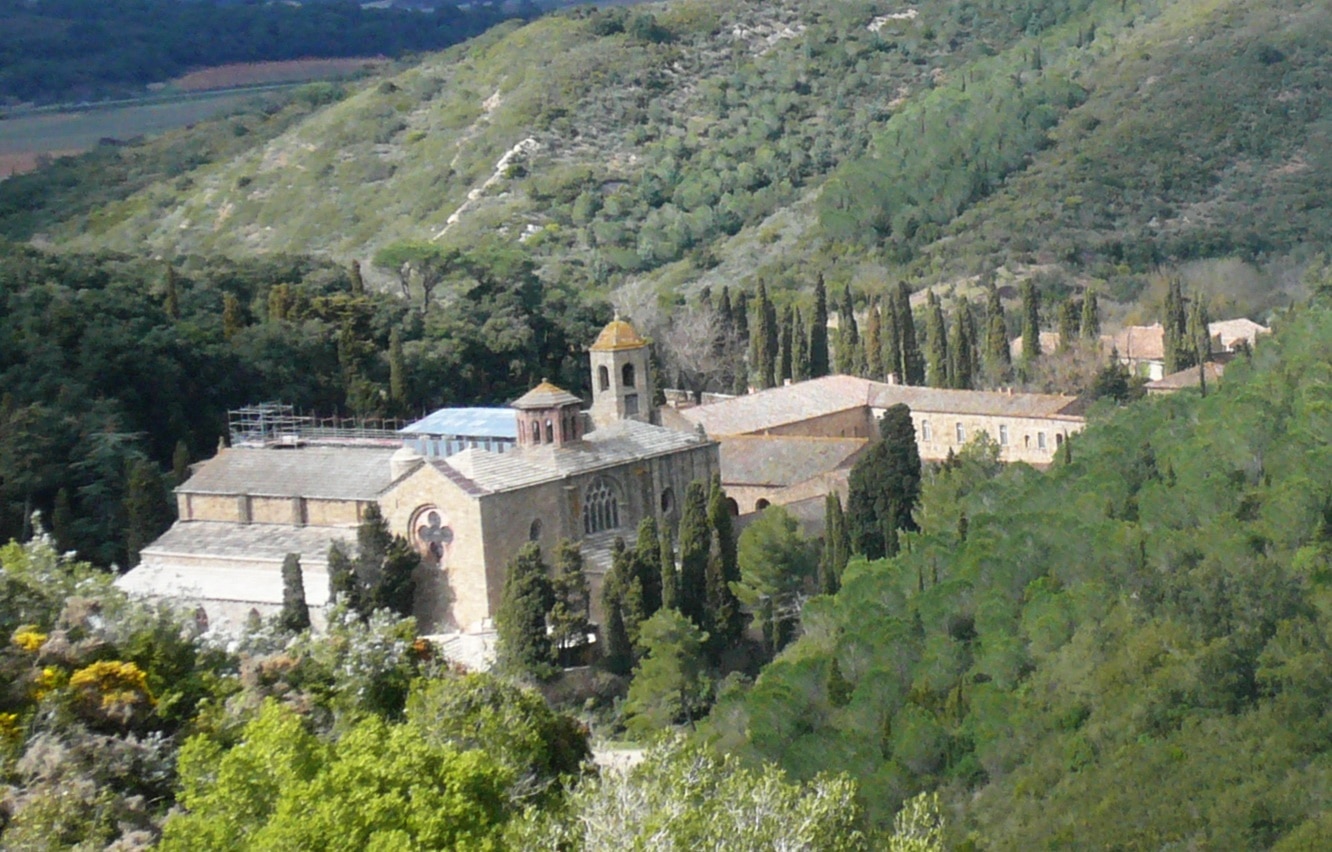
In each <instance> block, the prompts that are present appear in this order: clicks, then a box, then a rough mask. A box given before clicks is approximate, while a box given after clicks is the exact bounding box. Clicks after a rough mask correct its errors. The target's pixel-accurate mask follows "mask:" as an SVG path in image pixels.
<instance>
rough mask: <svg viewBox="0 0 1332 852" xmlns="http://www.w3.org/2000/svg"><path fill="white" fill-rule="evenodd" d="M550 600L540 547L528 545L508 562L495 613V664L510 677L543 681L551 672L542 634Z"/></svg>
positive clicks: (551, 657) (550, 655)
mask: <svg viewBox="0 0 1332 852" xmlns="http://www.w3.org/2000/svg"><path fill="white" fill-rule="evenodd" d="M553 603H554V601H553V600H552V594H551V588H550V580H549V579H548V578H547V576H546V565H545V563H544V562H542V561H541V548H540V547H539V546H538V545H537V543H536V542H534V541H533V542H528V543H527V544H524V545H523V546H522V549H520V550H519V551H518V555H517V556H515V557H514V559H513V561H512V562H510V563H509V565H508V568H507V570H506V571H505V576H504V587H503V590H502V591H501V593H500V605H499V608H498V609H497V610H496V611H495V634H496V635H495V640H496V642H495V665H496V667H498V668H499V669H500V670H502V671H505V672H508V673H510V674H514V675H520V676H530V677H537V678H543V677H547V676H549V675H550V674H551V673H552V672H553V668H554V667H553V665H552V662H553V660H554V652H553V649H552V648H551V644H550V636H549V635H548V634H547V632H546V613H547V612H548V611H549V610H550V608H551V605H552V604H553Z"/></svg>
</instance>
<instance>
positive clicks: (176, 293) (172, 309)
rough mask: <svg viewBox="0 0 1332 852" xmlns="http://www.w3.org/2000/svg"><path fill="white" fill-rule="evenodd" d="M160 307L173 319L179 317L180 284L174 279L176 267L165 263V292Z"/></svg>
mask: <svg viewBox="0 0 1332 852" xmlns="http://www.w3.org/2000/svg"><path fill="white" fill-rule="evenodd" d="M162 309H163V310H164V311H166V315H167V316H169V317H171V319H173V320H178V319H180V285H179V283H178V282H177V281H176V267H174V266H172V265H171V264H169V263H168V264H167V265H166V293H165V295H164V296H163V299H162Z"/></svg>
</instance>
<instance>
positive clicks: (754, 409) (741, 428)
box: [679, 376, 878, 437]
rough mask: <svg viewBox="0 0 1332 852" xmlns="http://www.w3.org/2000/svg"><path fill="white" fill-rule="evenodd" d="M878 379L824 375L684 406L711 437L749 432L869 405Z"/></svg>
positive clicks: (687, 415)
mask: <svg viewBox="0 0 1332 852" xmlns="http://www.w3.org/2000/svg"><path fill="white" fill-rule="evenodd" d="M876 384H878V383H877V382H872V381H870V380H869V379H859V378H856V377H855V376H824V377H822V378H819V379H810V380H809V381H806V382H796V383H795V384H791V385H786V386H784V387H780V388H769V389H767V390H761V391H759V392H758V393H751V394H746V395H745V396H737V397H735V398H733V399H727V400H723V401H722V402H714V403H711V404H708V405H699V406H695V407H693V408H685V409H681V410H680V412H679V413H680V415H681V416H682V417H683V418H684V419H685V420H687V421H689V422H690V423H692V424H694V425H696V426H697V425H700V424H701V425H702V426H703V428H704V429H705V430H706V431H707V433H708V435H709V436H711V437H716V436H718V435H748V434H752V433H755V432H762V431H763V430H764V429H772V428H774V427H776V426H781V425H783V424H786V423H798V422H800V421H801V420H808V419H810V418H811V417H822V416H824V415H828V414H835V413H837V412H839V411H845V410H847V409H848V408H863V407H865V406H867V405H869V400H870V394H871V392H872V390H873V388H874V386H875V385H876Z"/></svg>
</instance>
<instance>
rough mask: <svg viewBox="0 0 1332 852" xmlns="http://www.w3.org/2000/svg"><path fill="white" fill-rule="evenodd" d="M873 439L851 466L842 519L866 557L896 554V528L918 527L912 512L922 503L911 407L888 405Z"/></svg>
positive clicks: (876, 557)
mask: <svg viewBox="0 0 1332 852" xmlns="http://www.w3.org/2000/svg"><path fill="white" fill-rule="evenodd" d="M879 435H880V439H879V440H878V441H875V442H874V443H873V444H872V445H871V446H870V448H869V450H868V452H866V453H865V454H864V455H863V456H861V458H860V460H859V461H857V462H856V464H855V467H853V468H852V469H851V479H850V486H849V494H848V497H847V507H846V522H847V527H848V529H849V531H850V535H851V545H852V548H853V549H854V550H855V552H857V553H862V554H864V555H865V556H866V557H867V558H869V559H880V558H882V557H884V556H892V555H893V554H894V553H896V532H897V530H899V529H906V530H915V529H917V526H916V522H915V519H914V518H913V517H912V516H911V512H912V510H913V509H915V507H916V504H917V503H918V502H919V501H920V451H919V450H918V449H917V447H916V429H915V426H914V425H913V424H912V422H911V409H909V408H907V406H905V405H903V404H901V403H899V404H897V405H894V406H891V407H890V408H889V409H888V410H887V411H885V412H884V414H883V419H882V420H880V421H879Z"/></svg>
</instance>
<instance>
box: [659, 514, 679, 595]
mask: <svg viewBox="0 0 1332 852" xmlns="http://www.w3.org/2000/svg"><path fill="white" fill-rule="evenodd" d="M679 603H680V578H679V576H677V575H676V573H675V546H674V544H672V542H671V531H670V529H663V530H662V531H661V608H662V609H676V608H678V607H679Z"/></svg>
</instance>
